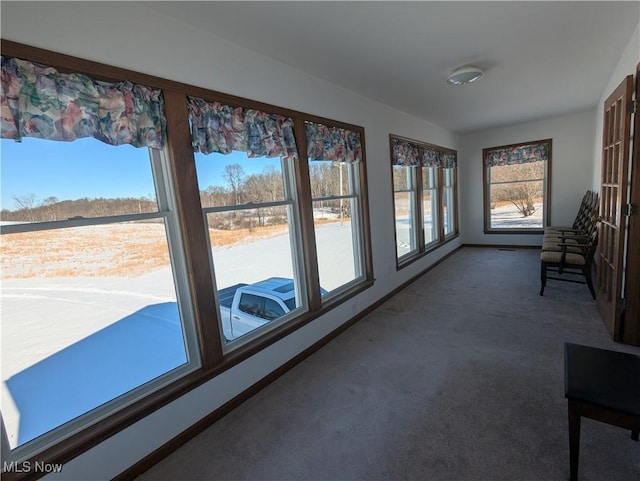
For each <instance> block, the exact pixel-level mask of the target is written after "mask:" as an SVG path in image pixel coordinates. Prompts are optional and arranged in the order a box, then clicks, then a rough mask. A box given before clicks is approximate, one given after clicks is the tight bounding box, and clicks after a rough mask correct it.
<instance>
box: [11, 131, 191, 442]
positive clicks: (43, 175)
mask: <svg viewBox="0 0 640 481" xmlns="http://www.w3.org/2000/svg"><path fill="white" fill-rule="evenodd" d="M1 171H2V172H1V173H2V215H1V219H2V228H1V233H2V236H1V237H2V269H1V271H0V272H1V277H0V278H1V281H2V297H1V298H2V382H3V389H2V420H3V422H4V424H5V428H6V432H7V438H8V442H9V446H10V447H11V448H13V449H16V448H17V449H16V452H17V453H20V452H22V451H32V450H33V449H37V448H38V447H41V446H44V445H47V444H48V443H50V442H51V440H52V439H60V438H62V437H65V436H68V435H69V434H72V433H73V432H75V431H77V430H78V429H80V428H83V427H86V425H87V424H91V423H95V422H96V421H97V420H99V419H101V418H102V417H104V416H105V415H107V414H109V413H111V412H113V411H114V410H116V409H119V408H121V407H122V406H124V405H126V404H127V403H130V402H132V400H135V399H138V398H140V397H142V396H144V395H146V394H149V393H150V392H151V391H153V390H156V389H158V388H159V387H161V386H163V385H165V384H166V383H168V382H169V381H171V380H172V379H175V378H176V377H178V376H182V375H184V374H185V373H187V372H190V371H193V370H194V369H196V368H197V366H198V365H199V362H200V361H199V354H198V349H197V343H196V337H195V331H194V325H193V315H192V311H191V305H190V303H189V296H188V295H187V292H186V286H185V285H184V283H183V282H182V281H181V280H180V279H181V278H184V265H183V260H182V253H181V252H182V248H181V244H180V238H179V235H178V232H177V225H176V216H175V212H174V208H173V205H174V199H173V194H172V188H171V184H170V183H169V182H168V179H167V176H166V171H167V168H166V163H165V160H164V158H163V154H162V152H160V151H157V150H155V149H145V148H134V147H131V146H128V145H121V146H118V147H116V146H112V145H107V144H104V143H102V142H99V141H97V140H95V139H79V140H76V141H74V142H56V141H51V140H42V139H37V138H24V139H22V142H20V143H17V142H15V141H13V140H8V139H2V166H1Z"/></svg>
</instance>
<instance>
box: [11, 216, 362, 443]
mask: <svg viewBox="0 0 640 481" xmlns="http://www.w3.org/2000/svg"><path fill="white" fill-rule="evenodd" d="M109 228H110V226H94V227H92V229H94V231H93V232H92V235H93V236H96V235H97V236H98V237H99V235H100V232H99V231H100V229H103V230H104V232H103V235H113V233H112V232H108V229H109ZM145 228H146V229H149V225H147V226H146V227H145ZM152 228H155V229H156V230H157V232H156V234H158V235H159V236H160V240H161V241H162V237H163V236H164V228H163V226H162V225H159V226H155V227H153V226H152ZM96 229H97V231H96ZM150 237H153V236H152V235H151V236H150V235H147V236H142V238H141V240H140V242H142V243H143V244H145V243H146V244H147V247H148V246H150V245H151V244H153V243H151V241H150V239H149V238H150ZM316 238H317V244H318V258H319V267H320V281H321V284H322V286H323V287H324V288H325V289H327V290H329V291H330V290H332V289H335V288H337V287H339V286H341V285H343V284H345V283H347V282H349V281H351V280H353V279H354V277H355V271H354V269H353V268H350V266H353V248H352V240H351V223H350V221H349V220H345V221H344V222H342V223H341V222H333V223H328V224H324V225H321V226H318V227H317V228H316ZM41 240H42V239H41ZM74 240H75V241H78V239H74ZM34 242H36V244H35V245H34V249H36V250H37V252H35V253H34V254H33V255H27V253H26V252H22V254H21V255H22V257H20V255H18V253H14V254H15V255H11V256H9V257H11V258H12V259H13V260H12V262H13V264H12V265H9V264H7V263H5V264H3V272H2V284H1V286H0V301H1V309H2V313H1V314H2V330H1V333H2V338H1V345H2V359H1V360H2V381H3V384H2V413H3V421H4V423H5V425H6V428H7V434H8V436H9V438H10V444H11V446H12V447H15V446H17V445H21V444H24V443H25V442H28V441H30V440H32V439H34V438H36V437H37V436H40V435H41V434H43V433H45V432H47V431H49V430H51V429H53V428H55V427H57V426H60V425H61V424H64V423H66V422H68V421H69V420H71V419H74V418H75V417H77V416H79V415H81V414H84V413H85V412H87V411H90V410H91V409H94V408H95V407H98V406H100V405H102V404H104V403H106V402H108V401H110V400H112V399H114V398H115V397H117V396H120V395H122V394H124V393H126V392H128V391H130V390H132V389H134V388H136V387H138V386H140V385H141V384H144V383H146V382H148V381H150V380H152V379H155V378H157V377H158V376H160V375H162V374H164V373H166V372H168V371H171V370H172V369H175V368H177V367H179V366H181V365H184V364H185V363H186V361H187V357H186V351H185V347H184V337H183V331H182V326H181V323H180V322H179V314H178V306H177V302H176V294H175V289H174V284H173V278H172V271H171V268H170V267H168V266H167V265H166V263H165V260H164V259H163V258H162V255H158V256H157V258H154V260H151V261H150V260H149V259H146V260H145V256H134V257H135V259H137V260H132V259H129V260H128V261H127V262H125V260H126V259H124V257H126V255H125V253H123V252H121V251H119V247H114V248H113V249H112V250H113V252H106V253H105V252H102V253H100V252H99V251H98V250H97V249H98V248H99V246H100V245H102V246H104V245H103V244H100V243H98V244H97V245H96V248H95V249H94V250H90V251H89V253H88V254H87V255H88V256H89V257H88V258H89V259H90V262H92V268H93V267H94V264H95V265H97V267H96V269H97V271H98V272H99V274H98V275H89V274H90V273H89V272H87V275H84V276H77V275H76V276H69V275H68V271H67V270H65V269H64V268H63V266H64V263H65V259H71V257H74V259H73V260H74V262H76V263H77V257H78V256H77V252H76V255H75V256H74V254H73V253H74V249H73V246H71V247H69V249H70V251H69V253H67V254H65V255H58V254H59V252H58V251H57V249H54V248H53V247H52V245H53V244H52V243H51V240H50V239H49V240H48V243H47V245H48V246H49V248H48V249H44V250H43V248H42V246H38V245H37V240H34ZM66 244H70V243H69V242H68V239H67V242H66ZM71 244H73V242H72V243H71ZM5 248H6V249H5ZM10 248H11V246H7V245H3V258H4V259H8V257H7V255H6V254H7V251H8V250H10ZM154 249H155V248H154ZM141 250H145V248H143V249H141ZM156 250H157V249H156ZM54 251H55V252H54ZM38 256H42V262H43V263H44V267H43V269H44V271H46V272H44V273H41V275H38V276H37V277H29V276H30V275H34V271H30V270H29V269H28V268H27V266H26V264H27V263H28V262H27V259H28V258H36V259H38V258H39V257H38ZM110 256H112V257H110ZM213 257H214V260H215V264H216V270H217V272H218V279H217V282H218V288H223V287H226V286H228V285H232V284H235V283H238V282H249V283H251V282H256V281H259V280H262V279H264V278H267V277H271V276H282V277H292V275H293V269H292V261H291V249H290V242H289V238H288V236H286V235H275V236H272V237H267V238H262V239H258V240H256V241H255V242H247V243H243V244H238V245H234V246H227V247H214V248H213ZM49 258H51V259H49ZM6 262H9V261H8V260H7V261H6ZM135 262H148V263H149V265H150V266H153V267H148V268H146V269H135V268H133V267H132V265H133V264H135ZM35 263H36V264H37V262H35ZM114 263H116V264H117V263H122V265H120V266H119V267H118V269H113V268H111V269H110V270H109V266H110V265H112V264H114ZM132 263H133V264H132ZM337 266H339V268H336V267H337ZM31 267H34V266H31ZM112 267H113V266H112ZM104 269H107V270H104ZM141 271H147V273H141ZM29 272H32V274H29ZM65 273H67V274H65ZM113 273H117V274H118V275H114V274H113ZM60 274H62V275H60ZM94 274H95V272H94Z"/></svg>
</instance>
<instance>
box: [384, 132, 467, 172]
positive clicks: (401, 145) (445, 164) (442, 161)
mask: <svg viewBox="0 0 640 481" xmlns="http://www.w3.org/2000/svg"><path fill="white" fill-rule="evenodd" d="M391 151H392V152H391V157H392V162H393V165H403V166H405V167H417V166H419V165H420V166H422V167H442V168H444V169H451V168H454V167H457V166H458V157H457V153H456V151H455V150H446V149H443V148H438V147H433V146H429V145H423V144H417V143H413V142H410V141H408V140H404V139H398V138H395V137H392V138H391ZM421 152H422V155H420V153H421Z"/></svg>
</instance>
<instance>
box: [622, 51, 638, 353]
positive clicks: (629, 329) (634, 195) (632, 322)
mask: <svg viewBox="0 0 640 481" xmlns="http://www.w3.org/2000/svg"><path fill="white" fill-rule="evenodd" d="M635 102H636V103H635V105H636V109H635V114H634V116H635V118H634V123H633V160H632V161H631V197H630V199H629V202H630V204H631V205H632V206H633V207H632V208H631V209H630V210H631V212H629V232H628V234H627V238H628V240H627V270H626V283H625V284H626V286H625V294H624V299H625V306H624V312H623V318H622V322H623V324H622V342H624V343H625V344H633V345H635V346H640V212H639V211H640V112H639V111H638V110H639V109H640V106H639V102H640V63H639V64H638V67H637V69H636V101H635Z"/></svg>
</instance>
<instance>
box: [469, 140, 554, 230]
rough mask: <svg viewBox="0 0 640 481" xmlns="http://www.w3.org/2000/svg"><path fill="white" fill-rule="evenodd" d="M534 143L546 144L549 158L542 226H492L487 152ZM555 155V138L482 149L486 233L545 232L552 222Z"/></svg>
mask: <svg viewBox="0 0 640 481" xmlns="http://www.w3.org/2000/svg"><path fill="white" fill-rule="evenodd" d="M532 144H546V145H547V152H548V158H547V160H546V161H543V162H544V178H543V179H542V189H543V193H542V201H543V207H542V209H543V210H542V226H541V227H522V228H500V227H491V185H492V184H491V167H492V166H489V165H485V158H486V156H487V153H488V152H490V151H493V150H499V149H509V148H513V147H521V146H527V145H532ZM552 157H553V139H551V138H548V139H542V140H532V141H527V142H518V143H514V144H507V145H498V146H495V147H486V148H483V149H482V205H483V214H484V233H485V234H529V235H538V234H543V233H544V229H545V227H547V226H549V225H550V222H551V220H550V219H551V165H552V163H551V160H552Z"/></svg>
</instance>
